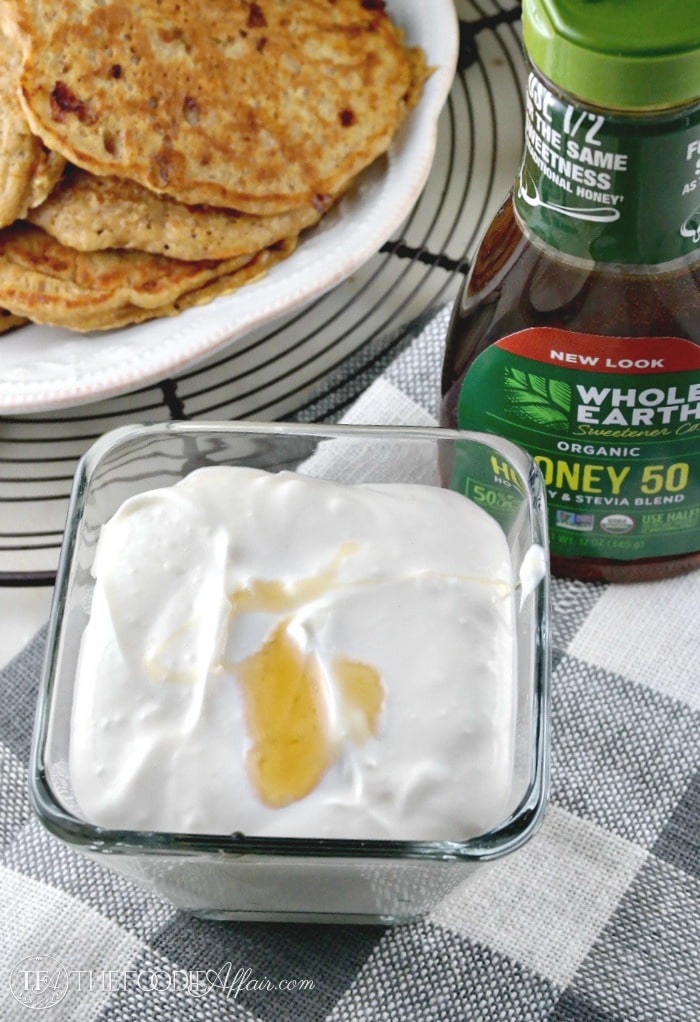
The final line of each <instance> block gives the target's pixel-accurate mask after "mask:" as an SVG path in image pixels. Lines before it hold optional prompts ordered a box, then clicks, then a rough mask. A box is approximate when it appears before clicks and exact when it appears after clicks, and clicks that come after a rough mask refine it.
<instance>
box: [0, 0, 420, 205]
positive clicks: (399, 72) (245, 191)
mask: <svg viewBox="0 0 700 1022" xmlns="http://www.w3.org/2000/svg"><path fill="white" fill-rule="evenodd" d="M3 12H4V18H5V26H6V29H7V30H8V31H12V32H13V33H14V36H15V38H16V39H17V42H18V44H19V45H20V47H21V50H22V54H23V63H22V71H21V74H20V84H21V95H20V100H21V102H22V106H23V109H24V112H25V114H26V116H27V119H28V121H29V123H30V126H31V128H32V130H33V131H34V132H35V133H36V134H37V135H39V136H40V137H41V138H42V139H43V141H44V143H45V145H46V146H47V147H48V148H49V149H51V150H53V151H57V152H59V153H61V154H62V155H63V156H64V157H66V158H67V159H68V160H70V161H71V162H72V163H75V164H77V165H79V166H81V167H83V168H85V169H86V170H89V171H90V172H91V173H93V174H96V175H106V174H113V175H115V176H117V177H126V178H129V179H130V180H133V181H136V182H138V183H139V184H141V185H143V186H144V187H146V188H148V189H150V190H152V191H155V192H158V193H163V194H168V195H171V196H173V197H174V198H177V199H178V200H179V201H181V202H184V203H187V204H206V205H210V206H215V207H223V208H232V209H237V210H242V211H244V212H250V213H257V214H264V215H269V214H275V213H279V212H284V211H288V210H290V209H296V208H299V207H303V206H308V205H309V204H313V203H316V204H319V205H320V206H323V204H324V203H325V202H326V201H327V197H328V196H332V195H337V194H339V193H340V192H342V191H343V190H344V189H345V188H346V187H347V185H348V184H349V182H350V181H351V179H352V178H353V177H354V176H355V175H356V174H358V173H359V172H360V171H361V170H362V169H363V168H364V167H366V166H367V165H368V164H369V163H371V162H372V161H373V160H374V159H375V158H376V157H377V156H378V155H379V154H380V153H382V152H384V151H385V150H386V149H387V148H388V146H389V143H390V141H391V138H392V136H393V134H394V132H395V131H396V129H397V127H398V125H399V124H400V123H401V121H402V119H403V118H404V116H405V114H406V112H407V110H408V109H409V107H410V105H411V104H412V103H413V102H414V101H415V99H416V96H417V94H418V91H419V87H420V84H421V83H422V80H423V78H424V77H425V74H426V71H425V64H424V62H423V59H422V56H421V54H420V53H419V51H410V50H408V49H407V48H406V47H405V46H404V45H403V41H402V36H401V33H400V31H399V30H398V29H397V28H395V27H394V25H393V24H392V23H391V21H390V20H389V17H388V15H387V13H386V11H385V9H384V3H383V0H332V2H329V0H293V2H292V0H259V2H258V3H254V2H249V0H190V3H188V4H182V3H181V2H180V0H137V2H134V3H129V4H126V3H124V2H123V0H104V2H102V3H100V4H95V3H91V2H89V0H63V2H62V3H61V4H60V5H59V4H57V3H55V0H52V2H48V0H5V2H4V3H3Z"/></svg>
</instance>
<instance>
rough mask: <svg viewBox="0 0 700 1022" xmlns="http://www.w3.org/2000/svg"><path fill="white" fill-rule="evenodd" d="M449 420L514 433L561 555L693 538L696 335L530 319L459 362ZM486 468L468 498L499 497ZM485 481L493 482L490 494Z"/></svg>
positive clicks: (642, 552)
mask: <svg viewBox="0 0 700 1022" xmlns="http://www.w3.org/2000/svg"><path fill="white" fill-rule="evenodd" d="M457 416H458V425H459V427H460V428H461V429H471V430H482V431H484V432H488V433H496V434H500V435H501V436H505V437H507V438H508V439H509V440H513V441H514V442H515V443H517V444H520V446H522V447H524V448H525V449H526V450H528V451H529V452H530V453H531V454H532V455H533V456H534V459H535V461H536V462H537V464H538V465H539V467H540V469H541V471H542V474H543V477H544V481H545V486H546V490H547V502H548V511H549V529H550V546H551V551H552V553H553V554H556V555H558V556H561V557H574V558H579V557H592V558H603V559H612V560H638V559H642V558H646V557H666V556H673V555H678V554H689V553H694V552H695V551H697V550H700V347H697V346H696V345H694V344H693V343H692V342H690V341H687V340H682V339H680V338H676V337H634V338H629V337H601V336H597V335H592V334H583V333H576V332H573V331H568V330H560V329H555V328H550V327H534V328H530V329H527V330H522V331H520V332H518V333H516V334H511V335H510V336H508V337H504V338H502V339H501V340H499V341H496V342H495V343H494V344H492V345H491V346H490V347H489V348H487V349H486V350H485V351H484V352H482V353H481V354H480V355H479V356H477V358H476V359H474V362H473V363H472V365H471V366H470V368H469V369H468V371H467V373H466V376H465V378H464V381H463V383H462V388H461V391H460V396H459V403H458V410H457ZM504 482H505V481H504V480H503V479H501V478H500V477H499V472H498V470H494V472H493V475H492V478H491V482H490V485H485V484H484V481H483V480H480V487H479V494H481V497H479V495H478V494H477V495H474V494H472V497H473V498H474V499H477V502H478V501H479V500H481V502H482V503H485V504H488V503H489V502H494V501H496V500H500V499H501V497H500V496H499V495H501V494H503V492H504ZM489 491H493V494H491V495H490V493H489Z"/></svg>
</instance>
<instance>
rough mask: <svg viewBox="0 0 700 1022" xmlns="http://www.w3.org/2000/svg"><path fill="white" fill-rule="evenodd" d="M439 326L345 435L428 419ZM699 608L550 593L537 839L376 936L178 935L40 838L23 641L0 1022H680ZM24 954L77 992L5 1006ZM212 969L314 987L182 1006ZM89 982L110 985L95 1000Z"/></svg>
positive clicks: (696, 881) (692, 936) (177, 924)
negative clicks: (550, 661)
mask: <svg viewBox="0 0 700 1022" xmlns="http://www.w3.org/2000/svg"><path fill="white" fill-rule="evenodd" d="M446 323H447V314H446V313H445V312H443V313H442V314H441V318H438V319H437V320H435V321H432V322H431V323H430V324H429V325H428V326H427V327H426V329H425V330H423V331H422V332H421V333H420V334H419V336H418V337H417V338H416V339H415V340H414V342H413V343H412V344H410V346H408V347H407V348H405V350H403V351H402V353H401V355H400V356H399V357H398V359H397V360H396V361H395V362H394V363H393V364H392V365H391V366H390V367H388V368H387V370H386V372H385V373H384V374H383V375H382V376H381V377H380V378H379V379H377V380H374V381H370V380H368V388H367V390H366V391H365V393H364V394H363V396H362V398H361V399H360V400H359V401H358V402H357V403H356V404H355V405H354V406H353V408H352V409H351V410H350V411H349V413H348V414H347V416H346V419H347V421H352V422H358V423H359V422H363V423H368V424H379V423H396V424H414V425H416V424H420V425H429V424H431V423H433V422H434V421H435V407H436V395H435V390H434V384H435V380H436V379H437V378H438V372H439V363H440V358H441V342H442V336H444V330H445V327H446ZM699 598H700V573H696V574H695V575H689V576H685V577H683V578H679V579H674V580H668V581H664V582H659V583H654V584H649V585H638V586H606V585H586V584H584V583H581V582H569V581H564V580H561V579H555V580H554V583H553V621H552V635H553V643H554V672H553V679H552V680H553V685H552V689H553V698H552V793H551V805H550V808H549V811H548V814H547V817H546V819H545V823H544V825H543V827H542V829H541V830H540V832H539V833H538V834H537V835H536V837H535V838H534V839H533V840H532V841H531V842H530V843H529V844H528V845H527V846H526V847H525V848H523V849H521V850H520V851H519V852H518V853H517V854H516V855H514V856H512V857H511V858H509V859H506V860H503V861H500V862H497V863H493V864H491V865H490V866H488V867H486V868H484V869H483V870H482V871H481V872H480V873H477V874H476V876H475V877H474V878H472V879H471V880H469V881H468V882H465V883H464V884H463V885H462V886H461V887H460V888H458V889H457V890H456V891H454V892H452V894H451V895H450V896H449V897H447V898H446V899H445V900H444V901H443V902H442V903H441V904H440V905H438V906H437V908H436V909H435V910H434V912H433V913H432V914H431V915H430V916H429V917H428V918H427V919H425V920H423V921H422V922H420V923H416V924H413V925H409V926H403V927H397V928H395V929H382V928H379V927H340V926H339V927H335V926H330V927H320V926H309V927H305V926H291V925H274V924H237V925H235V924H226V923H216V922H209V921H202V920H198V919H194V918H191V917H189V916H186V915H184V914H183V913H181V912H177V911H175V910H174V909H172V908H171V907H170V906H169V905H167V904H165V903H164V902H162V901H160V900H159V899H157V898H154V897H153V896H152V895H150V894H147V893H145V892H143V891H141V890H140V889H138V888H136V887H135V886H134V885H133V884H132V883H131V882H130V881H128V880H126V879H124V878H122V877H119V876H115V875H114V874H112V873H111V872H108V871H107V870H105V869H103V868H102V867H101V866H99V865H96V864H95V863H93V862H90V861H88V860H86V859H85V858H83V857H81V856H78V855H77V854H76V853H74V852H73V851H72V850H71V849H69V848H67V847H64V846H63V845H61V844H60V843H59V842H58V841H56V840H55V839H54V838H52V837H51V836H50V835H49V834H47V833H45V832H44V831H43V830H42V829H41V827H40V825H39V824H38V823H37V821H36V820H34V818H33V816H32V814H31V812H30V809H29V806H28V803H27V794H26V790H27V789H26V784H27V776H26V774H27V760H28V754H29V736H30V731H31V722H32V718H33V713H34V706H35V701H36V688H37V684H38V677H39V672H40V664H41V658H42V652H43V646H44V634H43V633H42V634H40V635H39V636H37V638H36V639H35V640H34V642H32V643H31V644H30V645H29V646H28V647H27V649H25V650H24V651H23V652H22V653H21V654H20V655H19V656H18V657H17V658H16V659H15V661H13V663H11V664H10V665H8V667H7V668H5V670H4V671H2V672H0V842H1V845H0V854H1V858H0V1022H5V1020H6V1019H7V1020H8V1022H23V1020H24V1019H26V1020H27V1022H29V1020H31V1019H33V1018H40V1017H41V1018H46V1019H51V1020H52V1022H55V1020H57V1019H58V1020H60V1022H63V1020H65V1022H151V1020H154V1022H155V1020H158V1022H225V1020H233V1019H235V1020H246V1022H327V1020H336V1022H695V1019H700V982H699V981H698V964H697V963H698V960H700V849H699V841H700V769H699V767H700V713H699V712H698V696H697V691H698V681H699V678H698V673H699V672H698V667H697V664H698V655H697V654H698V641H697V638H696V634H695V633H696V628H695V619H696V617H697V610H696V609H697V607H698V604H699ZM41 956H44V958H45V957H46V956H52V957H53V958H54V959H55V960H57V961H58V962H60V963H64V965H65V966H67V967H69V968H73V969H76V970H82V971H83V972H88V971H91V972H92V974H93V975H94V976H97V977H98V982H97V983H96V985H94V986H93V989H88V988H84V989H75V982H76V981H75V978H74V977H73V978H72V986H71V988H70V989H69V990H68V991H67V993H66V996H65V997H64V998H63V1000H61V1002H60V1003H59V1004H57V1005H56V1006H55V1007H51V1008H45V1009H43V1010H42V1011H41V1012H38V1011H36V1010H32V1009H30V1008H25V1007H23V1006H22V1005H21V1004H20V1003H19V1001H17V1000H16V998H15V996H14V994H13V992H12V987H11V985H10V977H11V975H12V969H13V968H14V967H15V966H16V965H17V964H18V963H19V964H20V966H21V963H22V960H23V958H29V959H32V960H34V959H36V958H37V957H39V958H41ZM227 967H228V968H229V970H230V971H229V973H228V975H230V976H234V975H235V973H236V970H239V969H240V970H246V969H250V975H251V976H252V977H253V978H254V979H257V980H263V979H265V978H267V979H268V980H270V982H271V983H273V984H276V983H278V982H279V981H280V980H282V979H294V978H296V979H301V978H304V979H310V980H312V981H313V984H314V986H313V988H312V989H308V988H306V989H297V990H295V991H282V990H280V989H278V988H276V989H274V990H270V989H264V990H263V989H259V988H258V989H247V990H246V989H243V990H241V991H240V992H239V993H237V994H236V996H233V995H232V991H231V989H230V987H229V989H226V987H225V985H222V984H221V983H220V984H219V985H210V986H209V987H207V988H206V990H204V992H202V990H199V996H197V997H195V996H194V995H193V993H192V991H191V990H188V989H186V988H185V989H183V988H182V985H181V984H180V985H178V984H177V983H175V982H174V980H175V978H176V977H180V978H181V977H186V976H188V975H195V976H198V975H202V974H206V973H207V971H208V970H210V971H213V972H214V973H216V974H221V975H222V976H224V977H225V976H226V975H227V973H226V972H225V970H226V968H227ZM222 970H224V971H222ZM105 972H111V973H112V974H114V975H116V976H117V977H119V976H122V975H127V976H129V977H131V979H130V980H129V982H128V983H126V984H124V983H122V984H120V983H119V982H117V984H116V987H115V988H114V989H105V984H104V983H102V984H100V982H99V977H100V976H101V975H102V974H104V973H105ZM17 975H18V973H15V979H16V977H17ZM20 975H21V973H20ZM139 976H140V977H142V983H141V985H139V984H138V983H137V981H136V979H135V977H139ZM149 977H156V978H157V986H156V988H155V989H151V988H150V986H149Z"/></svg>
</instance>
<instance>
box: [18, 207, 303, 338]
mask: <svg viewBox="0 0 700 1022" xmlns="http://www.w3.org/2000/svg"><path fill="white" fill-rule="evenodd" d="M293 246H294V240H290V241H288V242H282V243H280V244H279V245H278V246H276V247H275V248H274V249H273V250H270V249H266V250H264V251H262V252H259V253H258V254H257V255H256V256H255V257H253V259H251V258H249V257H245V256H244V257H240V258H238V259H228V260H200V261H197V262H184V261H182V260H177V259H168V258H166V257H164V256H158V255H152V254H149V253H145V252H126V251H122V250H109V251H105V252H76V251H75V250H74V249H70V248H67V247H66V246H64V245H61V244H60V242H58V241H55V239H53V238H51V237H50V236H49V235H48V234H46V233H45V232H44V231H42V230H41V229H40V228H38V227H34V226H33V225H30V224H23V223H20V224H16V225H14V226H13V227H7V228H5V230H3V231H2V232H0V306H1V307H2V308H4V309H7V310H9V311H10V312H11V313H13V314H14V315H17V316H26V317H27V318H29V319H31V320H32V321H33V322H35V323H43V324H46V325H49V326H59V327H69V328H71V329H74V330H92V329H98V328H102V329H103V328H105V327H108V326H117V325H124V324H125V323H130V322H139V321H141V320H144V319H150V318H152V317H153V316H159V315H164V314H168V313H172V312H175V311H177V309H178V302H180V301H181V300H182V299H183V296H185V295H188V294H190V293H192V292H197V291H200V292H201V290H202V289H203V288H205V287H207V286H208V285H212V289H211V290H210V291H209V292H207V294H208V295H209V296H210V297H213V296H214V295H215V294H223V293H226V291H228V290H234V289H235V288H236V287H238V286H240V284H241V283H245V282H246V281H248V280H250V279H252V278H253V277H254V276H259V275H260V274H261V273H262V272H264V270H265V269H266V268H267V266H268V265H271V264H272V263H273V262H274V261H277V260H279V259H280V258H283V257H284V256H285V255H287V254H288V253H289V252H290V251H291V250H292V248H293ZM215 281H216V282H218V288H217V287H213V285H214V282H215Z"/></svg>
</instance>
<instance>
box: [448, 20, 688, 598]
mask: <svg viewBox="0 0 700 1022" xmlns="http://www.w3.org/2000/svg"><path fill="white" fill-rule="evenodd" d="M523 39H524V44H525V52H526V57H527V60H528V72H529V73H528V79H527V91H526V97H525V98H526V133H525V146H524V154H523V159H522V162H521V166H520V170H519V174H518V176H517V179H516V181H515V184H514V186H513V189H512V192H511V194H510V195H509V196H508V198H507V199H506V202H505V203H504V205H503V206H502V207H501V209H500V210H499V211H498V213H497V214H496V216H495V218H494V220H493V222H492V223H491V225H490V226H489V228H488V229H487V231H486V234H485V236H484V238H483V240H482V242H481V244H480V247H479V249H478V252H477V254H476V256H475V259H474V262H473V265H472V269H471V272H470V275H469V276H468V278H467V280H466V281H465V285H464V287H463V289H462V292H461V294H460V296H459V297H458V299H457V302H456V304H455V309H454V313H453V316H452V321H451V324H450V328H449V333H448V339H447V345H446V350H445V358H444V363H443V372H442V401H441V410H440V419H441V424H442V425H446V426H453V427H454V426H457V427H459V428H462V429H472V430H482V431H486V432H490V433H497V434H500V435H502V436H506V437H508V438H509V439H511V440H513V441H515V442H516V443H519V444H520V445H521V446H523V447H525V448H526V449H527V450H529V451H530V453H531V454H532V455H533V456H534V458H535V460H536V462H537V464H538V465H539V467H540V469H541V471H542V474H543V477H544V481H545V486H546V491H547V502H548V514H549V532H550V552H551V564H552V570H553V572H554V573H555V574H558V575H563V576H567V577H571V578H581V579H587V580H604V581H610V582H626V581H636V580H651V579H659V578H663V577H666V576H670V575H675V574H680V573H681V572H684V571H688V570H690V569H692V568H694V567H698V566H700V3H699V2H698V0H635V2H634V3H626V2H622V0H596V2H592V0H524V2H523ZM503 483H504V480H501V479H499V478H498V471H497V466H496V468H495V469H494V479H493V489H492V491H491V489H490V484H489V486H487V487H484V486H480V487H479V494H480V495H481V499H482V500H484V501H487V502H488V501H489V500H491V501H496V500H497V499H498V491H499V487H501V486H502V484H503Z"/></svg>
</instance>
